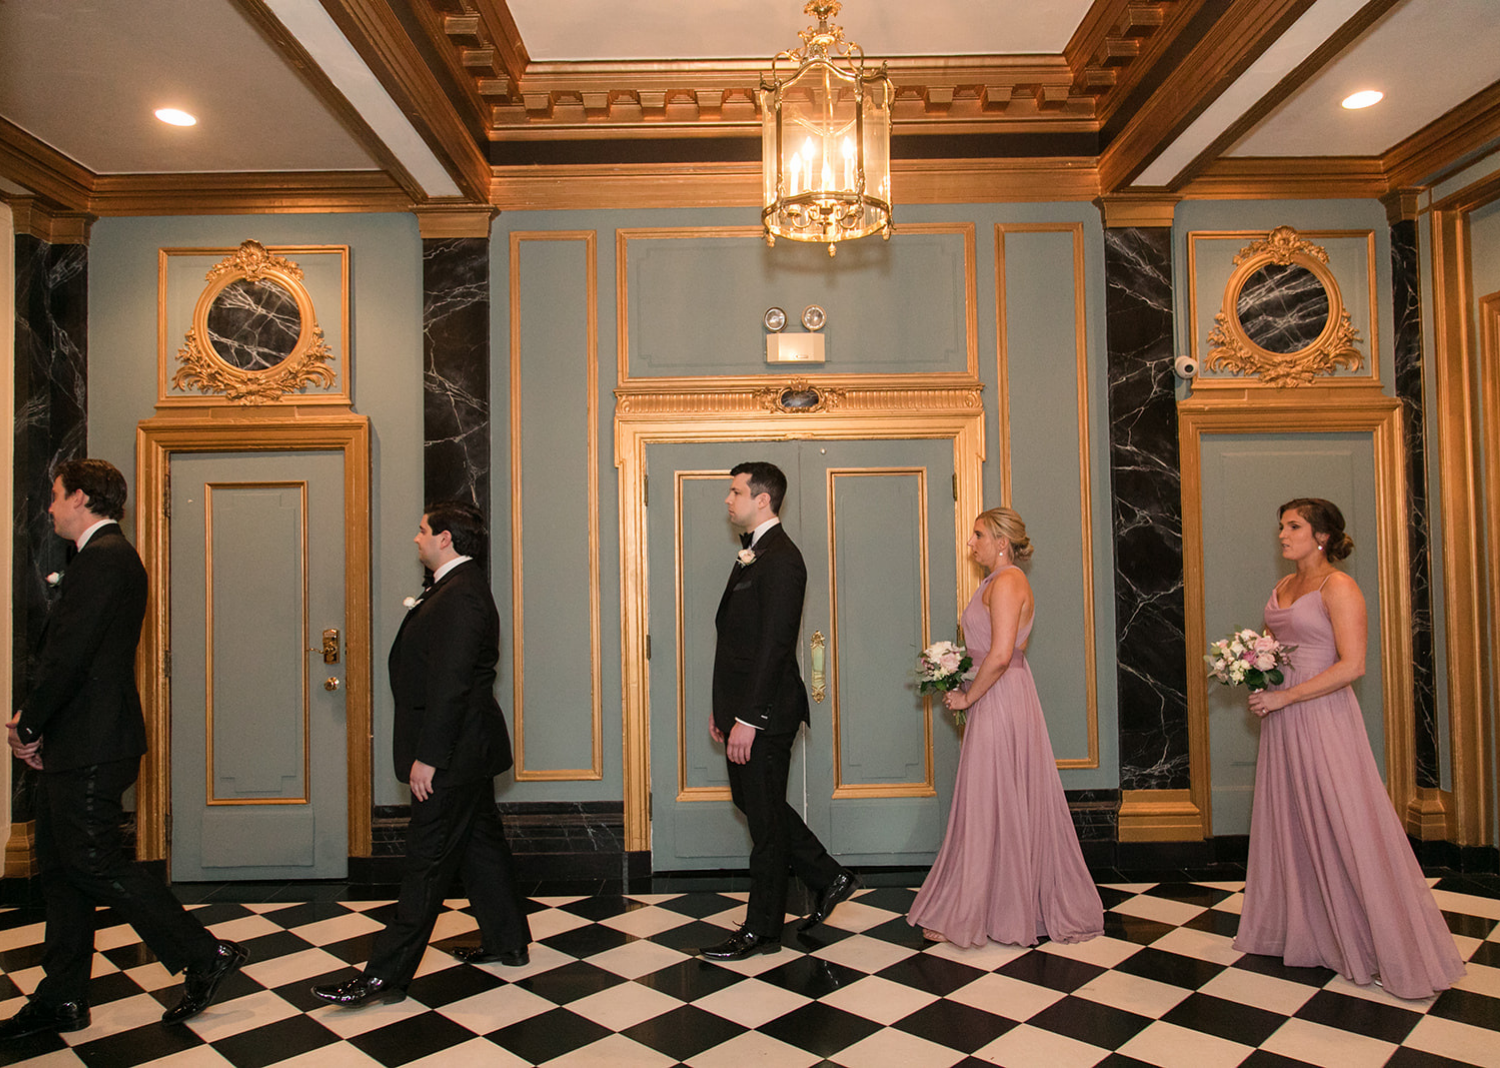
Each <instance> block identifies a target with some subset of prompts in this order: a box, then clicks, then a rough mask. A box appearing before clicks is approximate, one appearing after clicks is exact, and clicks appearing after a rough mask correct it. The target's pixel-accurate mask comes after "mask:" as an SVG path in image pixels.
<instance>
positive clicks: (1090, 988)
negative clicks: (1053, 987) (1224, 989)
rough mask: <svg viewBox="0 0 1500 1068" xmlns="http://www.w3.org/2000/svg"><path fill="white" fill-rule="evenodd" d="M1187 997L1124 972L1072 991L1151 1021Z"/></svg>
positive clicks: (1108, 974)
mask: <svg viewBox="0 0 1500 1068" xmlns="http://www.w3.org/2000/svg"><path fill="white" fill-rule="evenodd" d="M1309 993H1310V991H1309ZM1191 994H1192V991H1190V990H1184V989H1183V988H1182V987H1180V986H1173V985H1171V984H1170V983H1158V982H1157V981H1156V980H1155V979H1144V978H1142V977H1141V976H1138V975H1127V974H1125V973H1124V972H1105V973H1104V974H1103V975H1100V976H1097V977H1095V978H1093V979H1091V980H1089V981H1088V982H1087V983H1085V984H1083V986H1081V987H1079V988H1078V989H1077V990H1075V991H1073V996H1074V997H1080V998H1087V999H1088V1000H1090V1001H1096V1002H1098V1003H1099V1004H1101V1005H1110V1006H1113V1007H1114V1008H1117V1009H1123V1010H1125V1011H1126V1012H1133V1013H1135V1014H1136V1015H1138V1016H1149V1017H1151V1018H1152V1019H1153V1020H1156V1019H1160V1018H1161V1017H1163V1016H1165V1015H1166V1014H1167V1013H1169V1012H1171V1011H1172V1009H1173V1008H1175V1007H1176V1006H1177V1005H1178V1003H1180V1002H1182V1001H1183V1000H1185V999H1186V998H1187V997H1189V996H1190V995H1191Z"/></svg>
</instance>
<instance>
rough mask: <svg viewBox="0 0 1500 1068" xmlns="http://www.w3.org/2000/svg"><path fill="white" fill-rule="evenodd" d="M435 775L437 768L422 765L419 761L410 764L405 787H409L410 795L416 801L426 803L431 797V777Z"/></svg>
mask: <svg viewBox="0 0 1500 1068" xmlns="http://www.w3.org/2000/svg"><path fill="white" fill-rule="evenodd" d="M436 773H437V768H435V767H433V766H432V765H431V764H424V763H422V762H421V761H420V760H413V761H412V762H411V775H410V776H408V778H407V785H408V786H410V787H411V795H412V796H413V797H415V798H416V799H417V800H418V801H426V800H427V799H428V798H429V797H431V796H432V777H433V775H435V774H436Z"/></svg>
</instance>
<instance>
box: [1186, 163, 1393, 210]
mask: <svg viewBox="0 0 1500 1068" xmlns="http://www.w3.org/2000/svg"><path fill="white" fill-rule="evenodd" d="M1390 187H1391V182H1390V180H1389V178H1387V176H1386V172H1385V165H1384V164H1383V163H1382V162H1381V161H1380V160H1379V159H1378V158H1376V157H1373V156H1361V157H1350V156H1337V157H1335V156H1303V157H1277V158H1274V159H1272V158H1264V157H1251V156H1226V157H1223V158H1221V159H1218V160H1215V161H1214V162H1213V163H1211V164H1209V165H1208V166H1206V167H1204V168H1203V170H1202V172H1201V173H1199V174H1198V175H1197V176H1196V177H1195V178H1193V180H1192V181H1190V182H1188V183H1187V184H1186V185H1184V186H1183V187H1182V188H1181V189H1179V190H1178V191H1177V192H1178V193H1179V194H1180V195H1181V196H1182V198H1183V199H1184V200H1339V199H1355V200H1366V199H1368V200H1376V199H1379V198H1380V197H1383V196H1385V195H1386V193H1387V192H1389V191H1390Z"/></svg>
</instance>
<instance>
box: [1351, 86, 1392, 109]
mask: <svg viewBox="0 0 1500 1068" xmlns="http://www.w3.org/2000/svg"><path fill="white" fill-rule="evenodd" d="M1384 96H1385V94H1384V93H1382V92H1381V91H1380V90H1379V89H1364V90H1361V91H1360V92H1358V93H1354V94H1353V95H1351V96H1346V97H1344V107H1346V108H1348V109H1349V110H1350V111H1358V110H1359V109H1360V108H1367V107H1369V106H1370V105H1371V104H1378V103H1380V101H1381V98H1382V97H1384Z"/></svg>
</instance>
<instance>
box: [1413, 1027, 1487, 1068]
mask: <svg viewBox="0 0 1500 1068" xmlns="http://www.w3.org/2000/svg"><path fill="white" fill-rule="evenodd" d="M1402 1045H1405V1046H1411V1047H1412V1048H1413V1049H1419V1050H1422V1051H1424V1052H1426V1053H1435V1054H1437V1055H1438V1056H1439V1057H1447V1058H1449V1059H1450V1060H1455V1061H1466V1062H1468V1063H1469V1064H1477V1065H1482V1066H1484V1068H1500V1034H1496V1033H1495V1032H1494V1031H1491V1030H1490V1029H1489V1028H1487V1027H1476V1026H1474V1025H1473V1024H1466V1023H1459V1022H1458V1021H1457V1020H1445V1019H1443V1018H1442V1017H1441V1016H1424V1017H1422V1020H1421V1022H1420V1023H1418V1024H1417V1026H1416V1027H1413V1028H1412V1029H1411V1033H1410V1034H1408V1035H1407V1036H1406V1038H1405V1040H1403V1042H1402Z"/></svg>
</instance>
